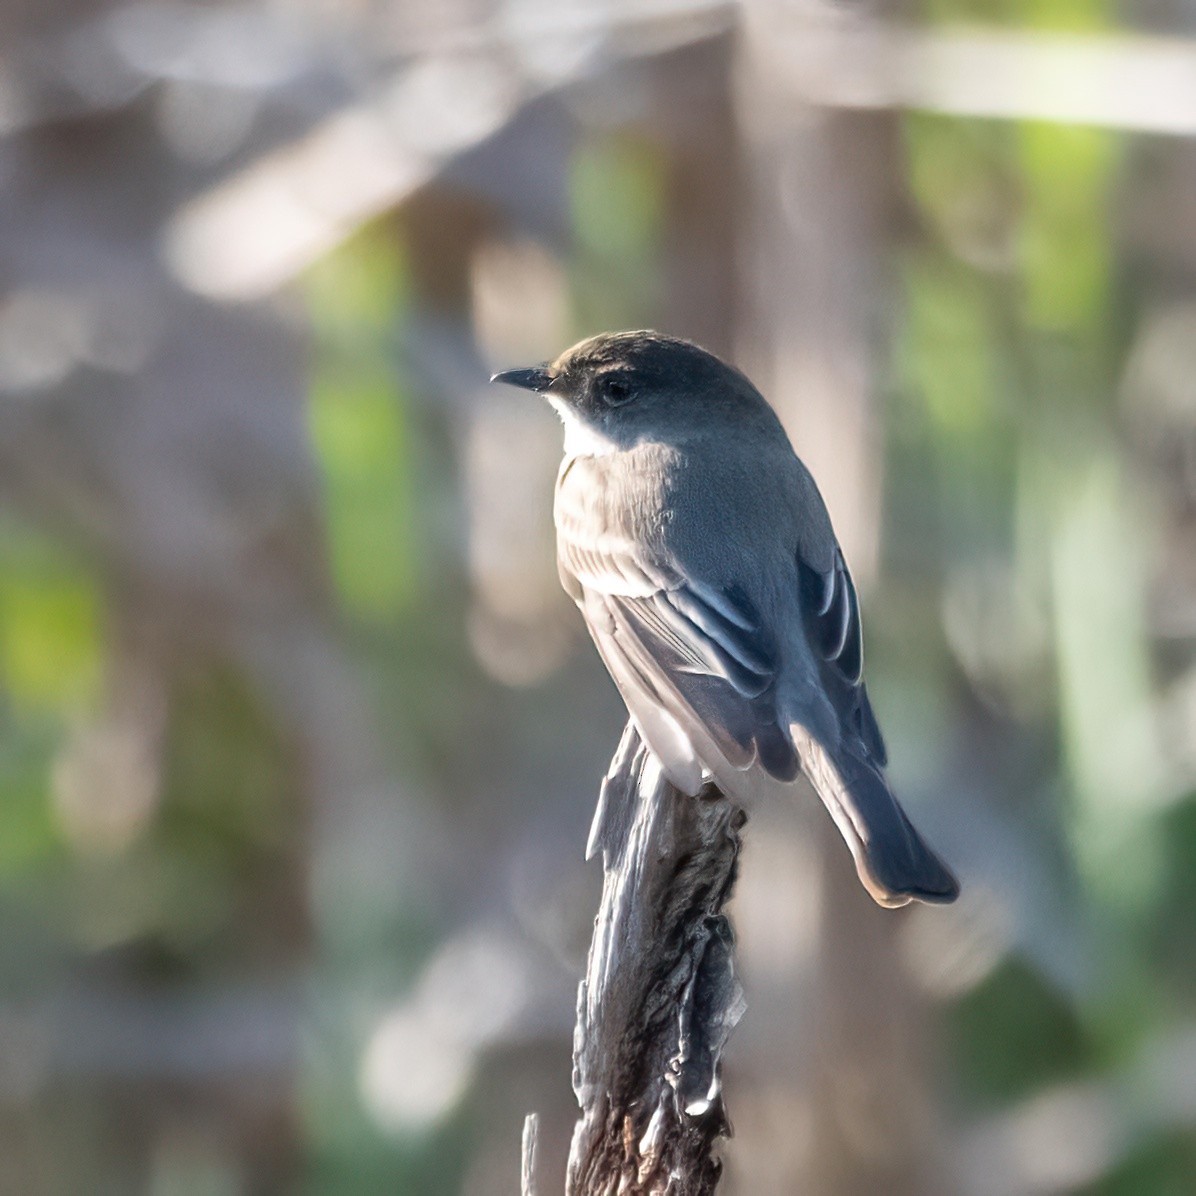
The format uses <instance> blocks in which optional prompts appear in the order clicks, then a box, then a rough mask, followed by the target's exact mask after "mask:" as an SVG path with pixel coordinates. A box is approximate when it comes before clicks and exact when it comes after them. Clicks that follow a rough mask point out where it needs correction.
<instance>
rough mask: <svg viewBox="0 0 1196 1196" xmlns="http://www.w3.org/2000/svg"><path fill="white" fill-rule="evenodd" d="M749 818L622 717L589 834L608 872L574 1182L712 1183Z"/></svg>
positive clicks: (581, 1080)
mask: <svg viewBox="0 0 1196 1196" xmlns="http://www.w3.org/2000/svg"><path fill="white" fill-rule="evenodd" d="M744 821H745V818H744V815H743V813H742V811H740V810H739V809H737V808H736V807H735V806H733V805H732V804H731V803H730V802H729V801H727V800H726V799H725V798H724V797H723V796H722V795H721V794H720V793H719V792H718V791H717V790H715V789H713V787H710V788H708V789H707V790H705V791H704V792H703V793H702V794H701V795H700V796H699V797H697V798H691V797H687V796H686V795H685V794H683V793H681V792H679V791H678V790H676V789H674V788H673V787H672V786H671V785H670V784H669V783H668V782H667V781H666V780H665V779H664V777H663V776H662V775H661V773H660V770H659V766H658V765H657V764H656V762H655V760H654V759H653V758H652V757H650V756H649V755H648V753H647V750H646V749H645V748H644V746H643V744H642V743H641V742H640V739H639V735H638V733H637V732H636V730H635V728H634V727H633V726H632V725H631V724H628V726H627V729H626V730H625V731H624V733H623V739H622V741H621V743H620V744H619V749H618V751H617V752H616V754H615V758H614V761H613V762H612V765H611V770H610V772H609V773H608V775H607V778H606V780H605V782H604V783H603V787H602V796H601V798H600V799H599V806H598V811H597V813H596V815H595V820H594V829H593V831H592V832H591V838H590V852H591V853H593V851H595V850H597V849H601V850H602V853H603V863H604V868H605V883H604V886H603V894H602V905H601V908H600V911H599V914H598V918H597V921H596V923H595V926H594V937H593V941H592V942H591V945H590V958H589V964H588V967H587V971H586V977H585V979H584V980H583V981H582V983H581V986H580V989H579V991H578V1000H577V1005H578V1011H577V1029H576V1032H575V1035H574V1050H573V1065H574V1071H573V1087H574V1091H575V1092H576V1094H577V1099H578V1102H579V1104H580V1105H581V1108H582V1117H581V1120H580V1121H578V1123H577V1126H576V1128H575V1130H574V1134H573V1146H572V1149H571V1151H570V1157H569V1175H568V1181H567V1186H566V1190H567V1192H569V1193H570V1194H571V1196H586V1194H590V1193H593V1194H597V1193H605V1192H613V1191H619V1192H627V1193H633V1192H639V1193H654V1194H660V1196H664V1194H668V1196H703V1194H708V1193H711V1192H713V1191H714V1188H715V1185H716V1184H717V1182H718V1178H719V1174H720V1172H721V1164H720V1163H718V1162H717V1161H716V1160H715V1159H714V1158H712V1154H711V1152H712V1148H713V1147H714V1145H715V1143H716V1142H717V1140H718V1139H719V1138H720V1137H722V1136H724V1135H725V1134H726V1133H727V1132H728V1129H729V1126H728V1122H727V1117H726V1113H725V1111H724V1108H723V1103H722V1097H721V1093H720V1086H721V1081H720V1074H719V1073H720V1064H721V1057H722V1051H723V1048H724V1046H725V1044H726V1041H727V1038H728V1037H729V1035H730V1032H731V1030H732V1029H733V1028H734V1026H735V1024H736V1022H737V1021H738V1020H739V1018H740V1016H741V1015H742V1013H743V1008H744V1003H743V995H742V990H741V989H740V986H739V982H738V980H737V979H736V976H735V964H734V955H733V950H734V938H733V935H732V932H731V926H730V923H729V922H728V920H727V918H726V917H725V915H724V914H723V913H722V909H723V906H724V904H725V903H726V901H727V899H728V897H729V896H730V894H731V889H732V887H733V885H734V883H735V874H736V863H737V860H738V857H739V848H740V838H739V831H740V830H741V829H742V826H743V824H744Z"/></svg>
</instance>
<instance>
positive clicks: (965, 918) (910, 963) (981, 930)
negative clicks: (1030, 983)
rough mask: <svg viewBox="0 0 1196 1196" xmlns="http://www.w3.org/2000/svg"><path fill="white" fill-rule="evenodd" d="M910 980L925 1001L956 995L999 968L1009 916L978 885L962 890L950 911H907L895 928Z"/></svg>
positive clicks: (994, 895) (1003, 904)
mask: <svg viewBox="0 0 1196 1196" xmlns="http://www.w3.org/2000/svg"><path fill="white" fill-rule="evenodd" d="M899 934H900V939H901V954H902V958H903V960H904V962H905V966H906V969H907V970H908V972H909V975H910V978H911V979H912V980H913V981H914V983H915V984H917V985H918V987H920V988H921V989H923V990H924V991H925V992H927V993H929V994H930V995H931V996H934V997H939V998H942V999H948V998H952V997H958V996H961V995H962V994H963V993H966V992H968V991H969V990H970V989H973V988H975V987H976V985H978V984H980V983H981V982H982V981H983V980H984V978H985V977H986V976H988V974H989V973H990V972H991V971H992V970H993V968H995V967H996V966H997V964H998V963H1000V961H1001V959H1002V957H1003V956H1004V955H1005V952H1006V951H1007V950H1008V949H1009V947H1010V945H1011V942H1012V939H1013V913H1012V911H1011V910H1010V909H1009V908H1008V905H1007V903H1006V902H1005V901H1004V900H1003V899H1002V895H1001V894H1000V893H998V892H994V891H993V890H992V889H990V888H988V887H987V886H986V885H984V884H983V883H972V884H970V885H967V886H965V887H964V890H963V892H962V894H961V895H960V898H959V900H958V901H957V902H956V903H955V904H954V905H951V906H947V907H945V908H944V907H936V906H927V905H916V906H913V907H912V908H911V909H910V911H909V915H908V918H907V920H906V922H905V923H904V925H902V926H901V928H900V931H899Z"/></svg>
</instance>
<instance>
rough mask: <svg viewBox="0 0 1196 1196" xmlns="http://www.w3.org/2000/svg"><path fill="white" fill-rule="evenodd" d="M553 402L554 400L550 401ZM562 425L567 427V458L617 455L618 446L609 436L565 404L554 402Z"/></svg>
mask: <svg viewBox="0 0 1196 1196" xmlns="http://www.w3.org/2000/svg"><path fill="white" fill-rule="evenodd" d="M549 401H550V402H552V400H551V399H550V400H549ZM552 405H553V407H555V408H556V411H557V414H558V415H559V416H560V417H561V423H563V424H564V425H565V456H566V457H605V456H607V455H608V454H610V453H617V452H618V451H619V445H617V444H616V443H615V442H614V441H613V440H611V439H610V437H609V436H606V435H604V434H603V433H602V432H600V431H599V430H598V429H597V428H595V427H594V425H593V424H588V423H586V422H585V421H584V420H581V419H578V418H577V416H576V415H574V414H573V412H572V411H570V410H569V408H568V407H566V406H565V404H564V403H559V402H553V403H552Z"/></svg>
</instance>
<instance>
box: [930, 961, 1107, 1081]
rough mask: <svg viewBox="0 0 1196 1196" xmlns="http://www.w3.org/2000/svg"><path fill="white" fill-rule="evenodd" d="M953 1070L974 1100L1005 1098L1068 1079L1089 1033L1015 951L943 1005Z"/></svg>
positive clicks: (1077, 1068) (1083, 1061)
mask: <svg viewBox="0 0 1196 1196" xmlns="http://www.w3.org/2000/svg"><path fill="white" fill-rule="evenodd" d="M948 1035H949V1039H950V1041H951V1044H952V1053H953V1055H954V1057H955V1060H956V1065H957V1068H958V1073H957V1074H958V1075H959V1076H960V1078H961V1081H962V1083H963V1084H964V1086H965V1087H966V1089H967V1090H968V1091H969V1092H970V1093H971V1094H972V1095H973V1096H974V1097H976V1098H977V1099H979V1100H982V1101H988V1102H994V1101H1012V1100H1016V1099H1018V1098H1019V1097H1024V1096H1028V1095H1030V1094H1031V1093H1033V1092H1034V1091H1036V1090H1037V1089H1039V1088H1042V1087H1044V1086H1046V1085H1048V1084H1052V1083H1057V1082H1060V1081H1063V1080H1068V1079H1074V1078H1076V1077H1077V1076H1079V1075H1081V1074H1082V1073H1083V1072H1084V1070H1085V1068H1086V1067H1088V1066H1089V1062H1090V1061H1089V1040H1088V1038H1087V1036H1086V1035H1085V1032H1084V1028H1083V1026H1082V1024H1081V1022H1080V1019H1079V1017H1078V1015H1077V1014H1076V1012H1075V1010H1074V1009H1073V1008H1072V1007H1071V1005H1070V1004H1069V1002H1068V1001H1067V999H1066V998H1065V997H1064V996H1062V995H1061V994H1059V993H1058V992H1056V991H1055V990H1053V989H1052V988H1051V987H1050V986H1049V985H1048V984H1047V983H1046V981H1045V980H1043V979H1042V977H1040V976H1039V975H1038V973H1037V972H1036V971H1035V970H1034V969H1033V968H1032V967H1030V966H1028V965H1027V964H1025V963H1023V962H1022V961H1020V960H1019V959H1017V958H1016V957H1011V958H1009V959H1007V960H1006V961H1005V962H1004V963H1002V964H1001V966H1000V967H998V968H997V969H996V970H995V971H994V972H992V973H991V974H990V975H989V976H988V978H987V979H986V980H985V981H984V982H983V983H982V984H981V985H980V986H979V987H978V988H976V989H973V990H972V991H971V992H970V993H968V994H967V996H965V997H964V998H963V999H962V1000H960V1001H959V1002H958V1003H957V1004H956V1006H955V1008H954V1009H953V1010H952V1011H951V1015H950V1018H949V1021H948Z"/></svg>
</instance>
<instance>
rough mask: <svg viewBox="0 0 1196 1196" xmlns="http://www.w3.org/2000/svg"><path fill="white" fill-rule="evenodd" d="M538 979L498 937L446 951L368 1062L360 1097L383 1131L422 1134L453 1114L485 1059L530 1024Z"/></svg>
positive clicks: (473, 938)
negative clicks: (480, 1058) (485, 1051)
mask: <svg viewBox="0 0 1196 1196" xmlns="http://www.w3.org/2000/svg"><path fill="white" fill-rule="evenodd" d="M533 975H534V970H533V965H532V962H531V961H530V960H528V959H527V958H526V956H525V952H524V951H523V949H522V948H521V945H520V944H519V943H518V942H516V941H513V940H510V939H507V938H504V937H501V936H499V935H498V934H495V933H490V932H486V931H475V932H473V933H471V934H469V935H466V936H462V937H461V938H458V939H455V940H452V941H450V942H449V943H448V944H446V945H445V946H444V947H443V948H442V949H441V951H440V952H439V953H438V954H437V955H436V956H435V958H434V959H433V960H432V962H431V963H430V964H429V966H428V968H427V969H426V971H425V972H424V974H423V976H422V977H421V978H420V981H419V984H418V985H417V987H416V990H415V992H414V993H413V994H412V996H411V997H410V998H409V999H408V1000H407V1001H405V1002H403V1004H401V1005H400V1006H399V1007H398V1008H397V1009H395V1010H393V1011H392V1012H391V1013H389V1014H387V1015H386V1016H385V1017H384V1018H382V1020H381V1021H380V1022H379V1023H378V1025H377V1026H376V1027H375V1029H374V1032H373V1034H372V1035H371V1037H370V1040H369V1042H368V1043H367V1045H366V1048H365V1051H364V1053H363V1055H362V1061H361V1069H360V1075H359V1082H360V1087H361V1093H362V1097H363V1099H364V1101H365V1103H366V1107H367V1108H368V1109H369V1111H370V1114H371V1116H373V1118H374V1120H375V1121H376V1122H377V1123H378V1125H380V1126H381V1127H382V1128H383V1129H386V1130H388V1131H390V1132H399V1131H403V1130H408V1131H410V1130H415V1131H418V1130H422V1129H426V1128H428V1127H430V1126H432V1125H434V1124H435V1123H436V1122H437V1121H438V1120H440V1119H441V1118H442V1117H444V1116H445V1115H446V1114H448V1113H449V1112H451V1110H452V1108H453V1106H454V1105H455V1104H456V1102H457V1101H458V1100H459V1099H460V1098H461V1097H462V1096H463V1095H464V1093H465V1091H466V1089H467V1088H468V1086H469V1082H470V1080H471V1079H472V1077H473V1072H474V1067H475V1065H476V1061H477V1056H478V1053H479V1052H480V1051H481V1050H482V1049H484V1048H485V1047H486V1046H488V1045H489V1044H490V1043H492V1042H494V1041H496V1040H498V1039H501V1038H503V1037H505V1036H507V1035H509V1034H511V1033H512V1031H514V1030H515V1029H516V1028H517V1027H518V1026H519V1025H521V1024H522V1023H523V1021H524V1020H526V1019H527V1017H528V1014H529V1011H530V1010H531V1009H532V1006H533V1004H534V1000H533V999H534V996H535V992H536V990H535V987H534V986H533V980H532V977H533Z"/></svg>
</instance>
